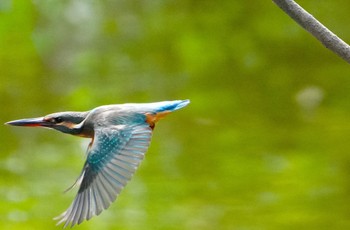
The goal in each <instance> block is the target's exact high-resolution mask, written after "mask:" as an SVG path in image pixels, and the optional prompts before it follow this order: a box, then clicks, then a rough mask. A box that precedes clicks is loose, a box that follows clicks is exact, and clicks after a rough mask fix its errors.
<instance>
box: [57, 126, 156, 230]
mask: <svg viewBox="0 0 350 230" xmlns="http://www.w3.org/2000/svg"><path fill="white" fill-rule="evenodd" d="M151 135H152V129H151V128H150V127H149V125H147V124H144V125H134V126H130V125H129V126H128V125H117V126H112V127H108V128H105V127H101V128H97V129H95V135H94V139H93V140H92V143H90V146H89V148H88V152H87V160H86V162H85V165H84V168H83V171H82V173H81V176H80V178H79V179H78V180H77V183H78V184H79V183H80V187H79V190H78V194H77V195H76V197H75V199H74V201H73V202H72V204H71V205H70V207H69V208H68V209H67V210H66V211H65V212H64V213H62V214H61V215H60V216H58V217H56V218H55V219H57V220H59V221H58V223H57V224H61V223H63V222H65V225H64V227H67V226H69V225H71V227H72V226H74V225H75V224H80V223H81V222H82V221H84V220H89V219H90V218H91V217H92V216H94V215H98V214H100V213H101V212H102V211H103V210H104V209H107V208H108V207H109V205H110V204H111V203H112V202H113V201H114V200H115V199H116V198H117V196H118V195H119V193H120V191H121V190H122V189H123V188H124V186H125V185H126V184H127V182H128V181H129V180H130V179H131V177H132V175H133V174H134V172H135V171H136V169H137V168H138V166H139V164H140V162H141V160H142V159H143V158H144V155H145V152H146V151H147V149H148V147H149V144H150V140H151Z"/></svg>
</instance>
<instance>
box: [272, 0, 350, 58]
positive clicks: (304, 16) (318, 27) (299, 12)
mask: <svg viewBox="0 0 350 230" xmlns="http://www.w3.org/2000/svg"><path fill="white" fill-rule="evenodd" d="M272 1H273V2H274V3H275V4H276V5H278V6H279V7H280V8H281V9H282V10H283V11H284V12H286V13H287V14H288V15H289V16H290V17H291V18H292V19H293V20H294V21H296V22H297V23H298V24H299V25H300V26H302V27H303V28H304V29H305V30H307V31H308V32H309V33H311V34H312V35H313V36H314V37H315V38H317V39H318V40H319V41H320V42H321V43H322V44H323V45H324V46H325V47H326V48H328V49H330V50H331V51H333V52H334V53H336V54H337V55H338V56H340V57H341V58H343V59H344V60H345V61H347V62H348V63H350V46H349V45H348V44H346V43H345V42H344V41H343V40H341V39H340V38H339V37H337V35H335V34H334V33H332V31H330V30H329V29H327V27H325V26H324V25H322V24H321V23H320V22H319V21H317V19H315V18H314V17H313V16H312V15H311V14H309V13H308V12H307V11H305V10H304V9H303V8H302V7H301V6H299V5H298V4H297V3H296V2H294V1H293V0H272Z"/></svg>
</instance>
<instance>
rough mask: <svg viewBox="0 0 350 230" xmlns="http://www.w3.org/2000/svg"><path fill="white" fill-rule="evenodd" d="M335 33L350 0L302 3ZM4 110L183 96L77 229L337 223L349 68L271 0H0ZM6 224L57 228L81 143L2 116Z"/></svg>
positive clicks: (345, 169)
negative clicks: (114, 196)
mask: <svg viewBox="0 0 350 230" xmlns="http://www.w3.org/2000/svg"><path fill="white" fill-rule="evenodd" d="M300 3H301V4H302V5H304V6H305V7H306V8H307V9H308V10H310V11H311V12H313V13H314V15H315V16H316V17H318V18H319V20H321V21H322V22H324V23H325V24H326V25H327V26H329V27H330V28H332V29H334V32H336V33H338V34H339V36H341V37H342V38H343V39H344V40H349V39H347V38H349V37H350V32H349V30H348V29H347V28H348V24H347V23H346V22H347V19H348V8H349V7H350V5H349V3H348V2H347V1H345V0H341V1H340V0H339V1H338V0H337V1H336V3H335V2H334V3H333V2H327V1H300ZM0 69H1V71H0V73H1V79H2V81H1V83H0V93H1V97H0V101H1V104H2V106H3V109H2V113H0V116H1V120H2V121H3V122H6V121H8V120H13V119H17V118H24V117H34V116H41V115H45V114H48V113H51V112H55V111H65V110H88V109H91V108H93V107H96V106H98V105H102V104H111V103H124V102H151V101H161V100H171V99H185V98H189V99H191V104H190V105H189V106H188V107H186V108H185V109H183V110H181V111H177V112H176V113H174V114H172V115H170V116H169V117H167V118H166V119H164V120H162V121H161V122H160V123H159V124H158V126H157V127H156V130H155V133H154V136H153V140H152V145H151V148H150V149H149V151H148V153H147V157H146V159H145V160H144V162H143V163H142V165H141V167H140V169H139V170H138V171H137V173H136V175H135V176H134V178H133V180H132V181H131V182H130V183H129V184H128V186H127V187H126V188H125V190H124V191H123V192H122V194H121V195H120V197H119V198H118V200H117V202H115V203H114V204H113V205H112V206H111V207H110V208H109V210H108V211H105V212H103V213H102V214H101V215H100V216H99V217H95V218H93V219H92V220H90V221H88V222H86V223H84V224H82V225H81V226H79V227H77V228H79V229H244V230H246V229H249V230H250V229H252V230H255V229H348V228H349V227H350V221H349V215H350V210H349V205H348V203H349V195H350V192H349V188H350V186H349V185H350V183H349V173H350V170H349V169H350V157H349V150H350V147H349V146H350V145H349V136H350V135H349V134H350V125H349V122H348V117H349V113H350V100H349V96H348V95H349V92H350V90H349V89H350V76H349V73H350V71H349V69H348V65H347V64H346V63H344V62H343V61H342V60H341V59H339V58H337V57H336V56H335V55H333V54H332V53H331V52H329V51H328V50H326V49H324V48H323V47H322V46H321V45H319V44H318V43H317V42H316V41H315V40H314V39H313V38H311V37H310V36H309V35H308V34H306V33H305V32H304V31H303V30H302V29H301V28H299V27H298V26H297V25H296V24H295V23H293V22H292V21H291V20H290V19H289V18H287V16H285V15H284V14H283V13H282V12H281V11H280V10H279V9H278V8H277V7H276V6H274V5H273V4H272V2H264V3H260V2H255V1H245V2H234V1H221V2H220V3H217V2H212V1H158V0H157V1H54V0H51V1H40V0H36V1H19V0H17V1H15V0H13V1H10V0H4V1H1V3H0ZM0 132H1V135H0V138H1V145H0V150H1V155H0V157H1V161H0V173H1V175H0V193H1V198H0V226H1V229H54V228H55V227H54V224H55V223H54V222H53V221H52V217H54V216H56V215H58V214H60V213H61V212H62V211H64V210H65V209H66V208H67V207H68V206H69V204H70V202H71V200H72V199H73V197H74V193H75V191H73V192H69V193H66V194H62V191H64V189H65V188H67V187H68V186H69V185H71V184H72V183H73V182H74V180H75V179H76V177H77V176H78V175H79V172H80V170H81V167H82V165H83V161H84V152H85V148H86V145H87V142H86V141H87V140H82V139H80V138H76V137H72V136H66V135H62V134H60V133H56V132H53V131H48V130H39V129H20V128H13V127H6V126H2V127H0Z"/></svg>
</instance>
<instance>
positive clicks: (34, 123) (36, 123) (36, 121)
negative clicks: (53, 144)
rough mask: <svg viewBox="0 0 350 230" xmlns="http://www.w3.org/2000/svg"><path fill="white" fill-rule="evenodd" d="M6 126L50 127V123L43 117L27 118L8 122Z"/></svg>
mask: <svg viewBox="0 0 350 230" xmlns="http://www.w3.org/2000/svg"><path fill="white" fill-rule="evenodd" d="M5 124H6V125H14V126H27V127H51V126H52V123H50V122H48V121H47V120H45V119H44V117H38V118H28V119H21V120H15V121H9V122H6V123H5Z"/></svg>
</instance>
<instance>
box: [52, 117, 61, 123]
mask: <svg viewBox="0 0 350 230" xmlns="http://www.w3.org/2000/svg"><path fill="white" fill-rule="evenodd" d="M62 121H63V120H62V118H61V117H55V118H54V119H53V122H55V123H61V122H62Z"/></svg>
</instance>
